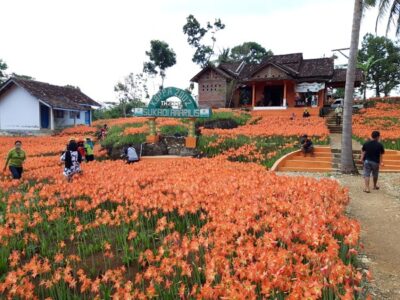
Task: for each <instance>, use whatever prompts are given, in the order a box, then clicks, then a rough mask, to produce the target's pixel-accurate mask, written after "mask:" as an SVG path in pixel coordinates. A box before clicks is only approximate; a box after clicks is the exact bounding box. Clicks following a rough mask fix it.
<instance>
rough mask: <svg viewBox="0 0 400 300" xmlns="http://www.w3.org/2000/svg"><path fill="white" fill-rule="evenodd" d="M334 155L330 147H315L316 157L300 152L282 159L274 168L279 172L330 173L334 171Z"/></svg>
mask: <svg viewBox="0 0 400 300" xmlns="http://www.w3.org/2000/svg"><path fill="white" fill-rule="evenodd" d="M332 159H333V155H332V152H331V148H330V147H315V152H314V155H313V156H311V155H310V154H307V156H305V157H304V155H303V153H302V152H301V151H300V150H298V151H294V152H292V153H289V154H288V155H286V156H284V157H282V158H281V159H280V160H278V161H277V162H276V163H275V165H274V166H273V167H272V170H274V171H279V172H320V173H330V172H332V171H333V169H332V165H333V160H332Z"/></svg>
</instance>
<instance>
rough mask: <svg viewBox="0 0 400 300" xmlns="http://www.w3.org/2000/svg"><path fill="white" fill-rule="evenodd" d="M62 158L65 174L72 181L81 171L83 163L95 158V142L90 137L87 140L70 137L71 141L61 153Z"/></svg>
mask: <svg viewBox="0 0 400 300" xmlns="http://www.w3.org/2000/svg"><path fill="white" fill-rule="evenodd" d="M60 160H61V161H62V162H64V172H63V174H64V176H65V177H66V178H67V181H68V182H70V181H71V180H72V177H73V176H74V175H75V174H78V173H81V172H82V170H81V163H82V161H84V160H86V162H91V161H93V160H94V144H93V142H92V140H91V138H90V137H86V141H83V140H78V141H76V139H75V138H70V140H69V143H68V145H67V147H66V149H65V151H64V152H63V154H62V155H61V158H60Z"/></svg>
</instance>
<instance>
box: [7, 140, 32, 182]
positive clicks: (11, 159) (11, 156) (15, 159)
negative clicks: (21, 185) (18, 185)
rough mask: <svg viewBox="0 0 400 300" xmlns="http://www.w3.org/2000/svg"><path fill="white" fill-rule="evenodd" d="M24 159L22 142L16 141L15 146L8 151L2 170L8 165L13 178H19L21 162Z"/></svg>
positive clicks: (20, 175)
mask: <svg viewBox="0 0 400 300" xmlns="http://www.w3.org/2000/svg"><path fill="white" fill-rule="evenodd" d="M25 159H26V154H25V151H24V150H22V142H21V141H16V142H15V147H14V148H13V149H11V150H10V152H8V155H7V159H6V164H5V166H4V169H3V171H4V172H5V171H6V170H7V166H9V169H10V172H11V174H12V177H13V179H21V177H22V172H23V171H24V170H23V163H24V161H25Z"/></svg>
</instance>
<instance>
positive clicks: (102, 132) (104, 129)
mask: <svg viewBox="0 0 400 300" xmlns="http://www.w3.org/2000/svg"><path fill="white" fill-rule="evenodd" d="M107 131H108V126H107V124H104V126H103V127H102V128H101V129H100V139H101V140H104V139H105V138H106V135H107Z"/></svg>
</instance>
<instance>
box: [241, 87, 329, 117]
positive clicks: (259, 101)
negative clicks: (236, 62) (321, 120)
mask: <svg viewBox="0 0 400 300" xmlns="http://www.w3.org/2000/svg"><path fill="white" fill-rule="evenodd" d="M299 90H300V92H297V91H299ZM326 95H327V89H326V87H324V88H322V89H321V90H319V91H317V90H315V91H314V92H311V91H309V90H308V91H304V90H301V89H300V88H299V86H298V83H296V82H295V81H290V80H276V81H253V82H247V83H244V84H242V85H241V86H240V87H239V88H238V89H237V90H236V91H235V93H234V97H233V105H234V107H237V108H240V107H247V108H253V109H254V110H276V109H286V108H288V107H303V108H304V107H322V106H323V105H324V104H325V103H326V101H327V99H326Z"/></svg>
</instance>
